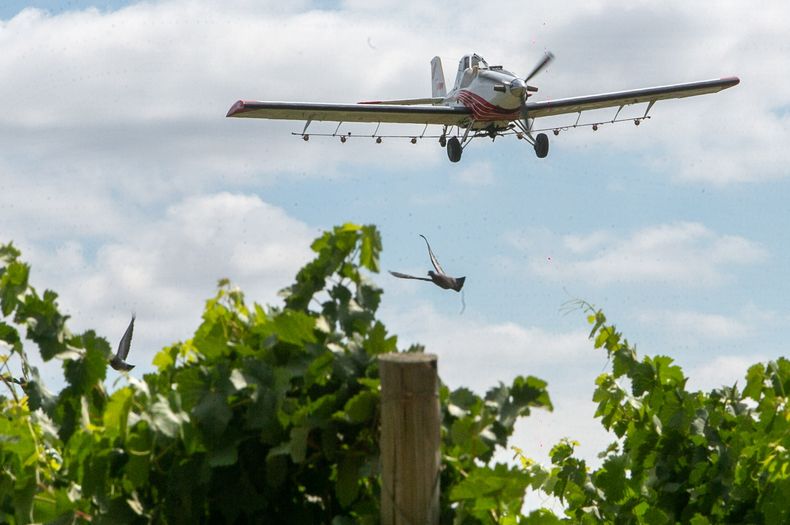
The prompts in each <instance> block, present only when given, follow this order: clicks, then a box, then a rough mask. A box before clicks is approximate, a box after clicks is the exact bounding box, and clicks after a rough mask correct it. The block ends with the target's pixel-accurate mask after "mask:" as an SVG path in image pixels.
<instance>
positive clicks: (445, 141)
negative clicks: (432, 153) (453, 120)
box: [439, 135, 447, 147]
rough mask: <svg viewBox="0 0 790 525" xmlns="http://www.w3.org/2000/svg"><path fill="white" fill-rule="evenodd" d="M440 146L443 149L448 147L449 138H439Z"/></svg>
mask: <svg viewBox="0 0 790 525" xmlns="http://www.w3.org/2000/svg"><path fill="white" fill-rule="evenodd" d="M439 145H440V146H441V147H445V146H446V145H447V137H445V136H444V135H442V136H441V137H439Z"/></svg>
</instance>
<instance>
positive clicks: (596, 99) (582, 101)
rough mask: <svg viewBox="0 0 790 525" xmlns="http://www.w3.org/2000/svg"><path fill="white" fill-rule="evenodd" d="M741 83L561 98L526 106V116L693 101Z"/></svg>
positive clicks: (707, 83)
mask: <svg viewBox="0 0 790 525" xmlns="http://www.w3.org/2000/svg"><path fill="white" fill-rule="evenodd" d="M739 82H740V79H738V77H727V78H717V79H713V80H701V81H698V82H687V83H685V84H672V85H669V86H658V87H651V88H642V89H631V90H627V91H615V92H613V93H601V94H600V95H586V96H582V97H570V98H560V99H557V100H546V101H543V102H527V115H528V116H529V117H530V118H539V117H548V116H551V115H562V114H565V113H578V112H580V111H588V110H591V109H601V108H612V107H617V106H627V105H630V104H639V103H642V102H651V103H652V102H655V101H657V100H664V99H669V98H683V97H694V96H697V95H704V94H706V93H716V92H718V91H721V90H722V89H727V88H729V87H732V86H735V85H737V84H738V83H739Z"/></svg>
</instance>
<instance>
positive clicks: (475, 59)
mask: <svg viewBox="0 0 790 525" xmlns="http://www.w3.org/2000/svg"><path fill="white" fill-rule="evenodd" d="M472 67H479V68H480V69H488V64H487V63H486V61H485V60H483V57H481V56H480V55H472Z"/></svg>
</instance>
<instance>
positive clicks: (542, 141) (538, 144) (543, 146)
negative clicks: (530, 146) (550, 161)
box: [535, 133, 549, 159]
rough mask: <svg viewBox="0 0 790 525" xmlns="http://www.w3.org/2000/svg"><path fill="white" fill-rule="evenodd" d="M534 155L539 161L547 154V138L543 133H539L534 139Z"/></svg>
mask: <svg viewBox="0 0 790 525" xmlns="http://www.w3.org/2000/svg"><path fill="white" fill-rule="evenodd" d="M535 154H536V155H537V156H538V158H539V159H542V158H544V157H546V155H548V154H549V137H548V136H546V134H545V133H540V134H538V136H537V137H535Z"/></svg>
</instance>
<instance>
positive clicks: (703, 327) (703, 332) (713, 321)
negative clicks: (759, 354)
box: [638, 310, 753, 341]
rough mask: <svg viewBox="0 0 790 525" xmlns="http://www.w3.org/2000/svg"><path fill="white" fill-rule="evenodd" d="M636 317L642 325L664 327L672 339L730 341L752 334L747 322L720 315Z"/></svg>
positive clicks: (667, 313)
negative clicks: (671, 335) (648, 324)
mask: <svg viewBox="0 0 790 525" xmlns="http://www.w3.org/2000/svg"><path fill="white" fill-rule="evenodd" d="M638 317H639V320H640V321H641V322H643V323H650V324H657V325H661V326H664V327H666V329H667V330H670V331H671V333H672V334H673V339H685V338H693V339H703V340H706V341H731V340H737V339H743V338H745V337H748V336H749V335H750V334H752V333H753V328H752V326H750V325H749V324H748V323H747V322H745V321H742V320H740V319H739V318H737V317H728V316H725V315H721V314H711V313H701V312H692V311H688V310H684V311H672V310H665V311H650V312H644V313H642V314H640V315H639V316H638Z"/></svg>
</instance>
